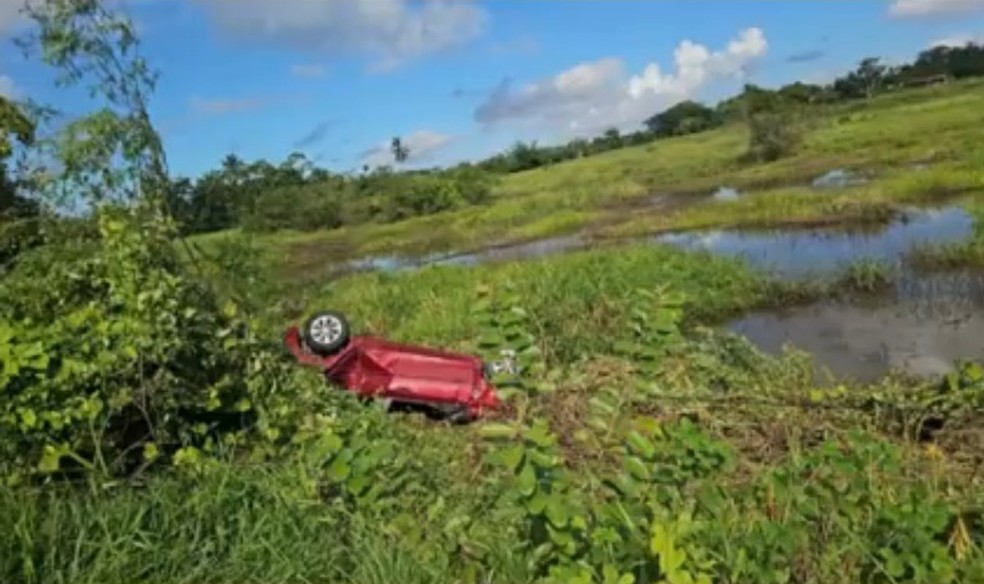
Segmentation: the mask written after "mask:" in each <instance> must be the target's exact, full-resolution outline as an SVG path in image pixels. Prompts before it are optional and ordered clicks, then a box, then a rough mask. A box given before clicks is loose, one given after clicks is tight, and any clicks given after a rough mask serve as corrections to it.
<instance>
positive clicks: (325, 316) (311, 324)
mask: <svg viewBox="0 0 984 584" xmlns="http://www.w3.org/2000/svg"><path fill="white" fill-rule="evenodd" d="M349 334H350V331H349V323H348V320H346V319H345V316H344V315H343V314H341V313H339V312H333V311H324V312H319V313H317V314H315V315H314V316H312V317H311V318H309V319H308V321H307V323H306V324H305V325H304V341H305V342H306V343H307V345H308V347H310V348H311V350H312V351H314V352H315V353H318V354H319V355H330V354H332V353H336V352H338V351H339V350H340V349H341V348H342V347H344V346H345V345H347V344H348V341H349Z"/></svg>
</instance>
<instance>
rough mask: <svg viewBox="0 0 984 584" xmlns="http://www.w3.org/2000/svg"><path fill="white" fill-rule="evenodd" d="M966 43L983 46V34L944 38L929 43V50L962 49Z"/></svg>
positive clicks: (956, 35)
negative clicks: (942, 48)
mask: <svg viewBox="0 0 984 584" xmlns="http://www.w3.org/2000/svg"><path fill="white" fill-rule="evenodd" d="M967 43H976V44H984V34H979V35H976V36H975V35H972V34H966V33H962V34H955V35H952V36H948V37H945V38H941V39H937V40H935V41H933V42H931V43H929V48H930V49H932V48H935V47H964V46H966V45H967Z"/></svg>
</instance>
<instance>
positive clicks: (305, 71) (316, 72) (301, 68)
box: [290, 63, 326, 78]
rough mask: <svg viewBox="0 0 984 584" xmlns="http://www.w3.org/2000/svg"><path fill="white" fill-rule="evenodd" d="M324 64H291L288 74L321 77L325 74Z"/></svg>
mask: <svg viewBox="0 0 984 584" xmlns="http://www.w3.org/2000/svg"><path fill="white" fill-rule="evenodd" d="M325 71H326V69H325V66H324V65H318V64H316V63H314V64H307V65H291V66H290V74H291V75H293V76H294V77H310V78H314V77H323V76H324V74H325Z"/></svg>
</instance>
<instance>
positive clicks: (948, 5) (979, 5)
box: [888, 0, 984, 18]
mask: <svg viewBox="0 0 984 584" xmlns="http://www.w3.org/2000/svg"><path fill="white" fill-rule="evenodd" d="M981 9H984V0H895V1H894V2H893V3H892V5H891V6H890V7H889V8H888V13H889V14H890V15H892V16H896V17H899V18H919V17H926V16H939V15H948V14H949V15H952V14H965V13H968V12H974V11H976V10H981Z"/></svg>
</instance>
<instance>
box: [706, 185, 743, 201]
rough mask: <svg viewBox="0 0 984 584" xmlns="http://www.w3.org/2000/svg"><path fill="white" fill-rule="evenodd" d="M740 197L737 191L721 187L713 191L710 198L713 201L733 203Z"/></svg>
mask: <svg viewBox="0 0 984 584" xmlns="http://www.w3.org/2000/svg"><path fill="white" fill-rule="evenodd" d="M740 197H741V193H740V192H739V191H738V190H737V189H733V188H731V187H721V188H719V189H718V190H716V191H714V194H713V195H711V198H712V199H714V200H715V201H734V200H737V199H738V198H740Z"/></svg>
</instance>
